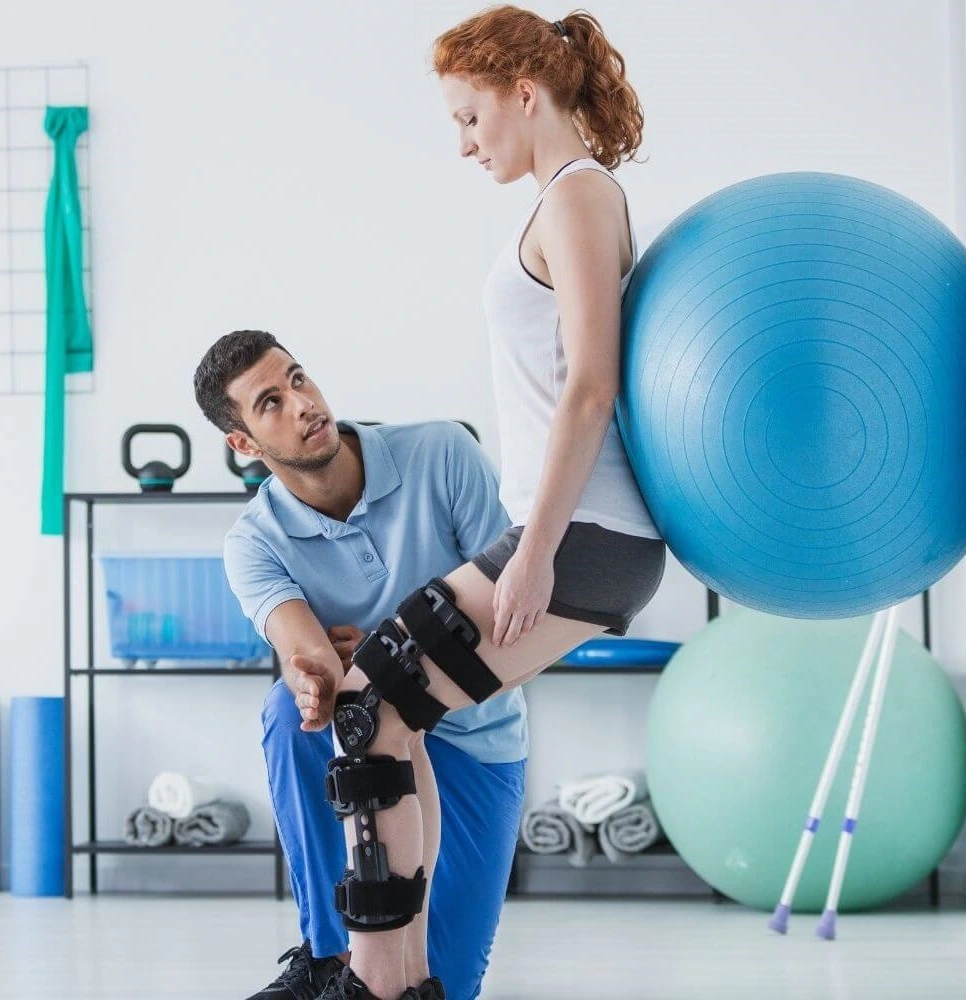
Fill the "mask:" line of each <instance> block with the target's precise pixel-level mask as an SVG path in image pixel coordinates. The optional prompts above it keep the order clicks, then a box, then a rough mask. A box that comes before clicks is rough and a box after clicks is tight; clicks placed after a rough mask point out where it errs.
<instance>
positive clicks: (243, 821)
mask: <svg viewBox="0 0 966 1000" xmlns="http://www.w3.org/2000/svg"><path fill="white" fill-rule="evenodd" d="M250 824H251V817H250V816H249V815H248V810H247V809H246V808H245V806H244V805H242V803H241V802H223V801H220V800H219V801H217V802H209V803H208V804H207V805H203V806H198V808H197V809H194V810H193V811H192V812H191V813H189V814H188V815H187V816H185V818H184V819H178V820H175V822H174V840H175V843H176V844H184V845H186V846H188V847H204V846H205V845H207V844H234V843H235V841H236V840H241V839H242V837H244V836H245V834H246V832H247V831H248V827H249V825H250Z"/></svg>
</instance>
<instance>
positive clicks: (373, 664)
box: [353, 633, 449, 733]
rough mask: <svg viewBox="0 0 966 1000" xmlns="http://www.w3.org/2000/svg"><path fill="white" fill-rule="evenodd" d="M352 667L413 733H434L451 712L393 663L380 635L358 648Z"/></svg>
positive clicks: (372, 636)
mask: <svg viewBox="0 0 966 1000" xmlns="http://www.w3.org/2000/svg"><path fill="white" fill-rule="evenodd" d="M353 663H355V665H356V666H357V667H358V668H359V669H360V670H361V671H362V672H363V673H364V674H365V675H366V677H368V678H369V680H370V682H371V683H372V686H373V687H374V688H375V689H376V691H378V693H379V694H380V695H381V696H382V697H383V698H384V699H385V700H386V701H388V702H389V704H390V705H392V706H393V708H395V709H396V711H397V712H398V713H399V715H400V718H401V719H402V720H403V722H405V723H406V725H407V726H408V727H409V728H410V729H411V730H412V731H413V732H414V733H418V732H419V731H420V730H423V729H425V730H426V732H431V731H432V729H433V728H434V727H435V726H436V723H437V722H439V720H440V719H441V718H442V717H443V716H444V715H445V714H446V713H447V712H448V711H449V709H448V708H447V707H446V706H445V705H444V704H443V703H442V702H441V701H438V700H437V699H436V698H434V697H433V696H432V695H431V694H429V692H427V691H426V690H424V689H423V688H422V687H420V685H419V682H418V681H417V680H416V678H415V677H413V676H412V674H407V673H406V671H405V670H404V669H403V667H402V665H401V664H399V663H397V662H396V661H395V660H394V659H393V657H392V655H391V654H390V652H389V650H388V649H386V647H385V646H383V644H382V643H381V642H380V641H379V636H378V634H376V633H373V634H372V635H370V636H369V637H368V638H367V639H366V640H365V642H363V643H360V644H359V646H357V647H356V651H355V653H354V654H353Z"/></svg>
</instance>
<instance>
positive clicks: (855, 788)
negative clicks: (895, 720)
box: [768, 608, 897, 938]
mask: <svg viewBox="0 0 966 1000" xmlns="http://www.w3.org/2000/svg"><path fill="white" fill-rule="evenodd" d="M896 614H897V609H896V608H892V609H889V610H884V611H880V612H878V613H877V614H876V615H875V617H874V618H873V620H872V625H871V627H870V628H869V635H868V637H867V639H866V641H865V647H864V648H863V650H862V656H861V658H860V660H859V665H858V668H857V669H856V672H855V676H854V678H853V679H852V685H851V687H850V688H849V693H848V696H847V698H846V701H845V706H844V707H843V709H842V714H841V716H840V718H839V722H838V726H837V728H836V730H835V735H834V736H833V738H832V745H831V747H830V749H829V753H828V756H827V757H826V759H825V765H824V767H823V768H822V774H821V777H820V778H819V782H818V787H817V788H816V790H815V796H814V798H813V799H812V804H811V807H810V809H809V815H808V818H807V819H806V821H805V828H804V830H803V831H802V836H801V839H800V840H799V843H798V850H797V851H796V852H795V858H794V860H793V862H792V867H791V870H790V871H789V873H788V879H787V881H786V882H785V887H784V889H783V890H782V894H781V898H780V900H779V903H778V905H777V906H776V907H775V911H774V913H773V914H772V917H771V920H770V921H769V923H768V926H769V927H770V928H771V929H772V930H774V931H777V932H778V933H779V934H784V933H785V932H786V931H787V930H788V920H789V916H790V914H791V908H792V901H793V899H794V896H795V892H796V890H797V888H798V883H799V881H800V879H801V876H802V872H803V870H804V868H805V862H806V860H807V859H808V854H809V851H810V850H811V847H812V843H813V842H814V839H815V834H816V832H817V831H818V828H819V824H820V822H821V819H822V813H823V811H824V809H825V804H826V802H827V801H828V796H829V792H830V791H831V788H832V783H833V781H834V780H835V775H836V773H837V771H838V768H839V764H840V763H841V760H842V754H843V752H844V750H845V744H846V743H847V742H848V738H849V733H850V732H851V730H852V724H853V722H854V721H855V715H856V712H857V711H858V707H859V702H860V701H861V700H862V695H863V692H864V691H865V687H866V683H867V681H868V677H869V672H870V670H871V668H872V661H873V658H874V657H875V653H876V649H877V648H878V649H879V665H878V669H877V671H876V679H875V681H874V682H873V695H872V700H871V701H870V704H869V709H868V712H867V713H866V720H865V728H864V730H863V735H862V746H861V747H860V750H859V757H858V759H857V761H856V765H855V771H854V773H853V778H852V789H851V791H850V795H849V802H848V807H847V815H846V820H845V823H844V824H843V830H842V839H841V840H840V842H839V852H838V855H837V857H836V866H835V872H838V873H839V875H838V885H837V888H836V874H835V872H833V876H832V883H831V886H830V892H829V901H828V903H827V904H826V909H825V914H824V915H823V917H822V923H821V924H820V926H819V931H818V933H819V934H820V935H821V936H823V937H830V938H831V937H834V935H835V907H837V906H838V897H839V893H840V891H841V886H842V880H843V879H844V876H845V865H846V863H847V860H848V851H849V847H850V846H851V837H852V832H853V831H854V829H855V824H856V822H857V820H858V807H859V804H860V802H861V798H862V791H863V789H864V786H865V773H866V772H867V769H868V756H869V754H871V750H872V743H873V741H874V740H875V731H876V727H877V726H878V717H879V714H880V712H881V707H882V697H883V696H884V694H885V683H886V680H887V679H888V670H889V666H890V665H891V662H892V653H893V650H894V648H895V629H896ZM890 635H891V638H890ZM884 654H888V655H887V656H886V657H885V659H884ZM877 690H879V698H878V704H877V706H876V691H877ZM863 751H864V752H863ZM840 867H841V871H840V872H839V869H840ZM833 890H834V892H833ZM833 895H834V899H833ZM825 932H830V933H825Z"/></svg>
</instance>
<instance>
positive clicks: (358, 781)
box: [325, 755, 416, 819]
mask: <svg viewBox="0 0 966 1000" xmlns="http://www.w3.org/2000/svg"><path fill="white" fill-rule="evenodd" d="M415 794H416V777H415V775H414V774H413V763H412V761H411V760H396V759H395V758H394V757H387V756H382V755H375V756H371V757H370V756H367V757H366V758H365V763H363V764H360V763H357V759H356V758H354V757H336V758H335V759H334V760H330V761H329V770H328V773H327V774H326V776H325V796H326V798H327V799H328V800H329V802H330V803H331V805H332V808H333V809H334V810H335V814H336V815H337V816H338V817H339V819H346V818H347V817H348V816H351V815H352V814H353V813H356V812H359V811H360V810H361V809H363V808H368V809H376V810H380V809H389V808H391V807H392V806H394V805H396V803H397V802H399V800H400V799H401V798H402V797H403V796H404V795H415Z"/></svg>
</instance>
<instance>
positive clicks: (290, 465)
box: [262, 439, 342, 472]
mask: <svg viewBox="0 0 966 1000" xmlns="http://www.w3.org/2000/svg"><path fill="white" fill-rule="evenodd" d="M341 447H342V441H341V439H340V440H339V441H338V442H336V446H335V447H334V448H333V449H332V452H331V453H330V454H328V455H316V456H315V457H314V458H290V457H289V456H288V455H283V454H281V452H277V451H272V450H271V449H269V448H266V447H265V446H264V445H262V451H264V452H265V454H266V455H267V456H268V457H269V458H270V459H271V460H272V461H273V462H276V463H277V464H278V465H284V466H285V468H287V469H292V470H293V471H294V472H321V471H322V469H324V468H325V467H326V466H327V465H328V464H329V462H331V461H332V459H333V458H335V456H336V455H338V454H339V449H340V448H341Z"/></svg>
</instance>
